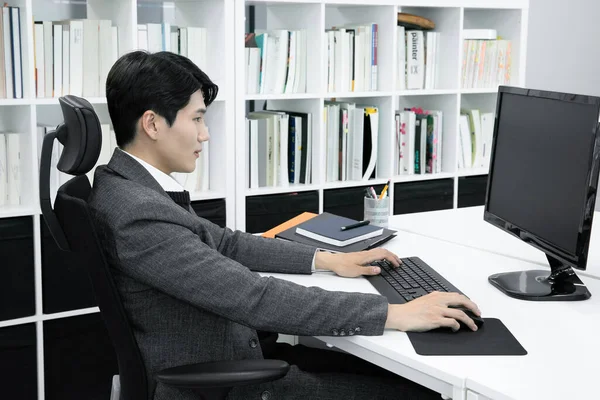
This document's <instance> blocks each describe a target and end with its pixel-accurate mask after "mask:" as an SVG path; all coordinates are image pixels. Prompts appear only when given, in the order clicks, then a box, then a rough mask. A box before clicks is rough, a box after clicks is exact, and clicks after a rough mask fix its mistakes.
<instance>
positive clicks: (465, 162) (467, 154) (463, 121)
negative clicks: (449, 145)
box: [458, 114, 473, 168]
mask: <svg viewBox="0 0 600 400" xmlns="http://www.w3.org/2000/svg"><path fill="white" fill-rule="evenodd" d="M459 138H460V148H459V156H458V159H459V168H460V167H462V168H471V167H472V166H473V161H472V155H473V149H472V147H471V127H470V126H469V117H468V116H467V115H466V114H461V116H460V126H459Z"/></svg>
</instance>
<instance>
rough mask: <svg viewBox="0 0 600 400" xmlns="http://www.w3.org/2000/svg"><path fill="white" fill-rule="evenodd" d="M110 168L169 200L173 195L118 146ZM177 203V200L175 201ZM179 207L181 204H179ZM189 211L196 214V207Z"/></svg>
mask: <svg viewBox="0 0 600 400" xmlns="http://www.w3.org/2000/svg"><path fill="white" fill-rule="evenodd" d="M108 168H110V169H112V170H113V171H115V172H116V173H118V174H119V175H121V176H122V177H124V178H125V179H129V180H130V181H133V182H136V183H139V184H140V185H144V186H146V187H148V188H150V189H153V190H156V191H157V192H158V193H160V194H162V195H163V196H165V197H166V198H168V199H169V200H171V201H173V200H172V199H171V196H169V195H168V194H167V192H165V190H164V189H163V188H162V186H160V185H159V183H158V182H157V181H156V179H154V178H153V177H152V175H150V173H149V172H148V171H147V170H146V168H144V167H143V166H141V165H140V163H138V162H137V161H136V160H134V159H133V158H131V157H130V156H129V155H127V154H126V153H125V152H124V151H123V150H121V149H120V148H118V147H116V148H115V151H114V153H113V155H112V157H111V159H110V161H109V162H108ZM173 203H174V204H175V205H177V204H176V203H175V202H173ZM177 206H178V207H179V205H177ZM188 211H189V212H191V213H192V214H194V215H195V212H194V209H193V208H192V207H191V205H190V207H189V210H188Z"/></svg>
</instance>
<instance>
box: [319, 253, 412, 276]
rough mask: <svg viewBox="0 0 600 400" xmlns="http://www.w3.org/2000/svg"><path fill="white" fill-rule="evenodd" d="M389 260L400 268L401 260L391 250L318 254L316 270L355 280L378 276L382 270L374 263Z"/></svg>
mask: <svg viewBox="0 0 600 400" xmlns="http://www.w3.org/2000/svg"><path fill="white" fill-rule="evenodd" d="M384 259H385V260H387V261H389V262H390V264H392V265H393V266H394V267H399V266H400V263H401V262H400V258H398V256H396V255H395V254H394V253H392V252H391V251H389V250H386V249H384V248H380V247H378V248H376V249H371V250H367V251H358V252H353V253H328V252H323V251H320V252H317V254H316V256H315V268H317V269H325V270H329V271H333V272H335V273H336V274H337V275H339V276H343V277H348V278H354V277H357V276H361V275H377V274H379V273H380V272H381V271H380V268H379V267H376V266H371V265H370V264H371V263H372V262H373V261H377V260H384Z"/></svg>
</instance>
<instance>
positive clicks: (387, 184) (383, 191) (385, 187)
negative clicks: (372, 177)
mask: <svg viewBox="0 0 600 400" xmlns="http://www.w3.org/2000/svg"><path fill="white" fill-rule="evenodd" d="M389 185H390V180H389V179H388V181H387V183H386V184H385V186H384V187H383V190H382V191H381V194H380V195H379V200H381V199H383V197H384V196H385V192H387V190H388V186H389Z"/></svg>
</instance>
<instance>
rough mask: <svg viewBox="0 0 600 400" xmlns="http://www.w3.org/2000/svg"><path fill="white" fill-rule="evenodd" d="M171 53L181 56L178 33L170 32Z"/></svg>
mask: <svg viewBox="0 0 600 400" xmlns="http://www.w3.org/2000/svg"><path fill="white" fill-rule="evenodd" d="M171 52H173V53H175V54H181V53H180V52H179V31H176V32H171Z"/></svg>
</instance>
